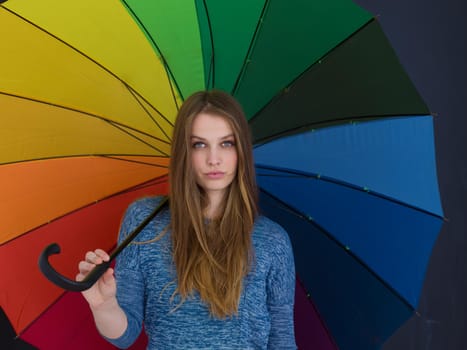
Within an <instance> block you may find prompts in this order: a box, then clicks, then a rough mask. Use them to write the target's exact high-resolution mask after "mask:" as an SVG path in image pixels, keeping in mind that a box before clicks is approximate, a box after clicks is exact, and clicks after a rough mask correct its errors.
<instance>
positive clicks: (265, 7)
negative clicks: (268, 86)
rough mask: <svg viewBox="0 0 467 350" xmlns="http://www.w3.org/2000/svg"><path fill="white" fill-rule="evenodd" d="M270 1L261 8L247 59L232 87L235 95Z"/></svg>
mask: <svg viewBox="0 0 467 350" xmlns="http://www.w3.org/2000/svg"><path fill="white" fill-rule="evenodd" d="M269 1H270V0H266V1H265V2H264V5H263V9H262V10H261V14H260V16H259V18H258V22H257V24H256V28H255V32H254V33H253V36H252V37H251V40H250V45H249V47H248V50H247V52H246V55H245V59H244V60H243V64H242V67H241V68H240V72H239V73H238V76H237V79H236V81H235V84H234V86H233V88H232V91H231V94H232V95H235V93H236V92H237V89H238V88H239V85H240V81H241V79H242V78H243V76H244V74H245V71H246V68H247V66H248V64H249V63H250V57H251V54H252V52H253V47H254V45H255V42H256V39H257V38H258V33H259V31H260V29H261V25H262V23H263V18H264V15H265V13H266V11H267V9H268V7H269Z"/></svg>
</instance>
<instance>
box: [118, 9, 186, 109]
mask: <svg viewBox="0 0 467 350" xmlns="http://www.w3.org/2000/svg"><path fill="white" fill-rule="evenodd" d="M122 3H123V5H124V6H125V8H126V9H127V11H129V12H130V13H131V15H132V16H133V18H134V19H135V21H136V22H137V23H138V24H139V26H140V28H141V29H142V30H143V31H144V33H145V34H146V37H147V38H149V40H150V41H151V43H152V44H153V45H154V47H155V48H156V50H157V52H158V53H159V55H160V59H161V60H162V63H163V64H164V67H165V71H166V73H167V80H168V81H169V83H170V84H169V85H170V89H171V92H172V97H173V99H174V103H175V105H176V106H177V109H178V108H179V106H178V103H177V98H176V96H175V91H174V89H173V85H175V87H176V89H177V91H178V93H179V95H180V97H181V98H182V99H184V98H183V95H182V91H181V89H180V87H179V85H178V83H177V80H176V79H175V76H174V74H173V73H172V70H171V69H170V66H169V64H168V63H167V60H166V59H165V56H164V55H163V54H162V50H161V49H160V48H159V45H157V43H156V40H155V39H154V38H153V37H152V35H151V33H150V32H149V30H148V29H147V28H146V26H145V25H144V23H143V21H141V20H140V18H139V16H138V15H137V14H136V13H135V12H134V11H133V9H132V8H131V6H130V5H129V4H128V3H127V1H126V0H122Z"/></svg>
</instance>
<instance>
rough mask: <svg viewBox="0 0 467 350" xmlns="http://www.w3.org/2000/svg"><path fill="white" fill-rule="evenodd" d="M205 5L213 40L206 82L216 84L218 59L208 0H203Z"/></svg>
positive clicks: (209, 84) (207, 84) (212, 85)
mask: <svg viewBox="0 0 467 350" xmlns="http://www.w3.org/2000/svg"><path fill="white" fill-rule="evenodd" d="M203 7H204V10H205V13H206V18H207V21H208V28H209V39H210V42H211V59H210V60H209V73H208V79H207V82H206V86H207V87H208V86H211V87H214V86H215V81H216V79H215V78H216V70H215V68H216V61H215V53H214V36H213V30H212V24H211V17H210V16H209V10H208V5H207V4H206V0H203Z"/></svg>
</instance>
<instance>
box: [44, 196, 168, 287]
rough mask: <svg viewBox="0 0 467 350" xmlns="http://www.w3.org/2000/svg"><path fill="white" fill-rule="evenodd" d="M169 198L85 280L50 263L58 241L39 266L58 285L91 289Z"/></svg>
mask: <svg viewBox="0 0 467 350" xmlns="http://www.w3.org/2000/svg"><path fill="white" fill-rule="evenodd" d="M168 202H169V198H168V197H163V198H162V200H161V201H160V202H159V204H158V205H157V206H156V208H154V210H153V211H152V212H151V214H149V215H148V217H147V218H146V219H144V220H143V222H141V223H140V224H139V225H138V227H136V228H135V229H134V231H133V232H131V233H130V234H129V235H128V236H127V237H126V238H125V239H124V240H123V241H122V242H121V243H120V245H119V246H117V247H116V248H115V250H114V251H113V252H112V253H110V254H109V256H110V258H109V261H104V262H103V263H102V264H99V265H96V267H94V269H92V270H91V271H90V272H89V273H88V274H87V275H86V277H85V278H84V280H82V281H80V282H78V281H73V280H70V279H69V278H66V277H65V276H62V275H61V274H60V273H58V272H57V271H56V270H55V269H54V268H53V267H52V266H51V265H50V263H49V256H51V255H54V254H58V253H60V246H59V245H58V244H57V243H52V244H50V245H48V246H47V247H46V248H45V249H44V250H43V251H42V253H41V255H40V256H39V268H40V270H41V271H42V273H43V274H44V276H45V277H47V279H48V280H49V281H50V282H52V283H54V284H56V285H57V286H59V287H61V288H63V289H66V290H70V291H72V292H82V291H83V290H86V289H89V288H91V287H92V286H93V284H94V283H96V282H97V280H98V279H99V278H100V277H101V276H102V274H103V273H104V272H105V271H106V270H107V269H108V268H109V266H110V263H111V262H112V260H113V259H115V257H116V256H117V255H118V254H120V252H121V251H122V250H123V249H125V247H126V246H127V245H128V244H130V243H131V241H132V240H133V239H134V238H135V237H136V236H137V235H138V233H139V232H141V230H142V229H143V228H145V227H146V226H147V224H149V223H150V222H151V220H152V219H154V217H155V216H156V215H157V213H159V212H160V211H161V210H162V208H163V207H164V206H165V205H166V204H168Z"/></svg>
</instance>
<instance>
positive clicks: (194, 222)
mask: <svg viewBox="0 0 467 350" xmlns="http://www.w3.org/2000/svg"><path fill="white" fill-rule="evenodd" d="M201 112H203V113H207V114H211V115H215V116H220V117H223V118H225V120H226V121H227V122H228V123H229V124H230V126H231V128H232V131H233V134H234V137H235V145H236V150H237V154H238V166H237V175H236V177H235V178H234V180H233V181H232V183H231V185H230V186H229V188H228V190H227V191H226V194H225V197H224V200H223V205H222V208H220V212H221V215H219V216H218V217H217V218H214V219H213V220H212V221H210V222H207V221H206V219H205V218H204V217H203V211H204V209H205V208H206V206H207V205H208V203H207V197H206V195H205V193H204V191H203V189H202V188H200V187H199V186H198V185H197V183H196V179H195V175H194V171H193V166H192V162H191V132H192V124H193V120H194V118H195V117H196V116H197V115H198V114H200V113H201ZM169 174H170V175H169V183H170V184H169V186H170V210H171V223H170V229H171V232H172V236H171V237H172V238H171V239H172V243H173V259H174V263H175V267H176V270H177V278H178V289H177V292H178V293H179V294H180V295H181V297H182V300H185V299H186V298H187V297H188V296H190V295H191V294H192V293H193V292H195V291H197V292H199V295H200V297H201V299H202V300H203V301H204V302H205V303H207V305H208V306H209V310H210V312H211V315H213V316H215V317H217V318H225V317H228V316H232V315H234V314H236V313H237V312H238V304H239V300H240V294H241V292H242V287H243V285H242V281H243V279H244V277H245V276H246V274H247V273H248V271H249V268H250V267H251V266H250V265H251V259H252V255H253V250H252V243H251V233H252V229H253V223H254V220H255V217H256V216H257V213H258V207H257V187H256V179H255V171H254V164H253V155H252V141H251V134H250V129H249V126H248V123H247V120H246V118H245V115H244V112H243V110H242V108H241V106H240V105H239V103H238V102H237V101H236V100H235V99H234V98H233V97H231V96H230V95H229V94H227V93H225V92H222V91H219V90H211V91H201V92H197V93H195V94H193V95H191V96H190V97H189V98H188V99H186V100H185V102H184V103H183V105H182V106H181V108H180V110H179V112H178V116H177V120H176V122H175V127H174V133H173V140H172V149H171V161H170V172H169Z"/></svg>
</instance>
